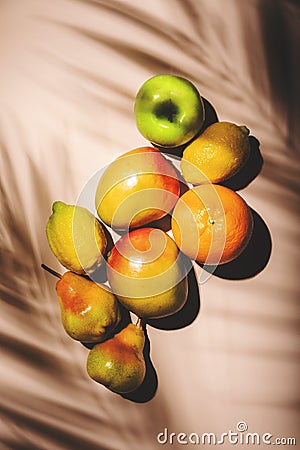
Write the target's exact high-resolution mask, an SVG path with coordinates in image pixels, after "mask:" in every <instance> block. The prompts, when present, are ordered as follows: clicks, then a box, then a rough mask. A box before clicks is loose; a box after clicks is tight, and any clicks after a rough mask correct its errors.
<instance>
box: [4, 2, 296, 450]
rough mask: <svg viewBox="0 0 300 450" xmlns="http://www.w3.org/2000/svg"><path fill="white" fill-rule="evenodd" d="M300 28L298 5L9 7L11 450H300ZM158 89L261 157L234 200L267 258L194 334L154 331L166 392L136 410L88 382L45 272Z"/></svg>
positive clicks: (204, 313)
mask: <svg viewBox="0 0 300 450" xmlns="http://www.w3.org/2000/svg"><path fill="white" fill-rule="evenodd" d="M299 29H300V28H299V7H298V6H297V2H295V1H292V0H286V1H283V0H282V1H271V0H261V1H259V0H251V1H248V2H246V1H245V2H243V1H239V0H198V1H197V0H186V1H181V0H164V1H163V0H151V1H150V0H146V1H140V0H131V1H130V0H123V1H116V0H110V1H104V0H102V1H101V0H100V1H98V2H96V1H80V0H77V1H75V0H73V1H71V0H52V1H51V2H48V1H43V0H22V1H20V0H2V1H1V4H0V64H1V66H0V77H1V78H0V142H1V175H2V177H1V178H2V180H1V188H2V211H1V231H2V241H1V250H2V269H1V314H0V330H1V331H0V333H1V344H2V351H1V371H0V382H1V386H0V404H1V408H0V420H1V422H0V442H1V446H0V447H1V450H2V449H3V450H8V449H9V450H11V449H28V450H29V449H30V450H34V449H39V450H54V449H55V450H57V449H59V450H60V449H85V450H89V449H95V450H100V449H103V450H108V449H114V450H140V449H141V448H143V449H144V450H152V449H155V448H160V447H161V446H160V445H159V444H157V443H156V435H157V433H159V432H161V431H162V430H163V429H164V428H165V427H168V429H169V431H170V432H176V433H178V432H181V431H182V432H186V433H190V432H196V433H200V434H201V433H204V432H214V433H222V432H226V431H228V429H232V430H235V427H236V424H237V422H239V421H242V420H243V421H245V422H247V424H248V427H249V431H251V432H260V433H264V432H269V433H272V434H273V435H274V437H276V436H284V437H290V436H292V437H297V438H298V441H299V442H300V436H299V434H298V431H297V430H298V429H299V427H297V425H298V423H299V422H298V419H299V390H298V383H299V372H298V370H299V339H298V331H299V282H298V281H299V274H298V271H299V258H298V255H299V251H298V244H299V225H298V224H299V222H298V218H299V216H298V206H299V154H298V152H297V151H299V147H298V149H297V145H298V142H299V139H298V138H299V135H298V130H299V109H298V107H299V100H298V101H297V97H298V99H299V88H298V85H299V82H298V80H299V78H300V74H299V65H298V64H297V62H298V58H299V55H298V54H297V53H296V50H297V49H296V44H297V42H298V43H299ZM158 73H172V74H179V75H183V76H186V77H188V78H189V79H190V80H191V81H193V82H194V83H195V84H196V85H197V87H198V88H199V90H200V92H201V94H202V95H203V96H204V97H205V98H206V99H207V100H209V102H210V103H211V104H212V105H213V106H214V108H215V109H216V111H217V114H218V117H219V119H220V120H229V121H233V122H235V123H238V124H241V123H244V124H246V125H247V126H248V127H249V128H250V130H251V134H252V135H253V136H255V137H256V138H257V139H258V140H259V141H260V151H261V153H262V156H263V159H264V165H263V169H262V171H261V173H260V174H259V175H258V176H257V177H256V178H255V179H254V180H253V181H252V183H250V184H249V185H248V186H247V187H245V188H244V189H242V190H241V191H240V194H241V195H242V196H243V197H244V198H245V199H246V200H247V202H248V203H249V204H250V206H251V207H252V208H253V209H254V210H255V211H256V212H257V213H258V214H259V215H260V216H261V217H262V218H263V220H264V222H265V224H266V225H267V227H268V230H269V232H270V233H271V237H272V253H271V257H270V260H269V262H268V264H267V266H266V267H265V269H264V270H262V271H261V272H260V273H258V274H257V275H256V276H254V277H252V278H249V279H245V280H226V279H222V278H219V277H216V276H213V277H211V278H210V279H209V281H208V282H207V283H205V284H203V285H202V286H201V289H200V296H201V309H200V313H199V315H198V316H197V318H196V320H195V321H194V322H193V323H192V324H190V325H189V326H187V327H185V328H183V329H180V330H171V331H162V330H159V329H156V328H153V327H149V328H148V333H149V338H150V341H151V358H152V362H153V365H154V367H155V369H156V373H157V375H158V388H157V392H156V395H155V396H154V397H153V398H152V399H151V400H149V401H148V402H146V403H140V404H139V403H135V402H133V401H130V400H126V399H123V398H122V397H120V396H118V395H115V394H112V393H111V392H110V391H108V390H106V389H105V388H103V387H102V386H99V385H97V384H96V383H94V382H93V381H92V380H90V379H89V378H88V376H87V374H86V371H85V361H86V356H87V349H86V348H84V347H83V346H82V345H80V344H78V343H76V342H74V341H72V340H71V339H70V338H69V337H68V336H67V335H66V334H65V332H64V330H63V328H62V326H61V324H60V320H59V319H60V318H59V308H58V303H57V300H56V294H55V280H54V279H51V277H50V276H48V275H47V274H46V273H43V272H42V270H41V269H40V263H41V262H44V263H47V264H49V265H50V266H52V267H54V268H56V269H59V270H60V269H61V268H60V267H59V265H58V264H57V263H56V261H55V259H54V257H53V255H52V254H51V252H50V250H49V248H48V245H47V242H46V238H45V233H44V228H45V224H46V222H47V219H48V217H49V215H50V213H51V204H52V202H53V201H54V200H58V199H59V200H63V201H65V202H69V203H74V202H75V201H76V199H77V197H78V195H79V193H80V192H81V190H82V188H83V186H84V184H85V183H86V182H87V181H88V180H89V178H90V177H91V176H92V175H93V174H94V172H95V171H96V170H97V169H99V168H101V167H102V166H104V165H106V164H108V163H109V162H110V161H112V160H113V159H114V158H115V157H117V156H118V155H120V154H122V153H124V152H125V151H127V150H130V149H132V148H134V147H137V146H140V145H144V144H145V140H144V139H143V138H142V136H141V135H140V134H139V133H138V131H137V129H136V126H135V121H134V116H133V102H134V97H135V94H136V92H137V90H138V88H139V86H140V85H141V84H142V83H143V82H144V81H145V80H146V79H147V78H148V77H150V76H152V75H155V74H158ZM297 114H298V115H297ZM262 251H263V249H262ZM197 275H198V276H199V275H200V269H198V270H197ZM298 445H299V444H298ZM265 447H266V448H267V446H265ZM165 448H174V449H175V448H178V449H179V448H182V446H181V445H179V444H175V443H174V444H173V445H166V446H165ZM193 448H194V446H193ZM203 448H206V447H204V446H203ZM207 448H209V446H207ZM223 448H226V449H227V448H228V449H229V448H230V446H229V445H226V446H223ZM235 448H242V446H235ZM243 448H244V447H243ZM260 448H264V446H263V445H262V446H260ZM294 448H295V447H294Z"/></svg>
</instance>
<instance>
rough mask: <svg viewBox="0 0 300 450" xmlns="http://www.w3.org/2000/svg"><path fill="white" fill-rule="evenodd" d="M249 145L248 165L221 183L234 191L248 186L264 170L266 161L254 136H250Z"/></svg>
mask: <svg viewBox="0 0 300 450" xmlns="http://www.w3.org/2000/svg"><path fill="white" fill-rule="evenodd" d="M249 143H250V156H249V159H248V161H247V163H246V165H245V166H244V167H243V168H242V169H241V170H240V171H239V172H238V173H237V174H236V175H234V176H233V177H231V178H230V179H228V180H226V181H224V182H223V183H220V184H222V185H223V186H226V187H228V188H230V189H232V190H233V191H238V190H240V189H243V188H245V187H246V186H248V184H250V183H251V181H253V180H254V179H255V178H256V177H257V176H258V175H259V173H260V172H261V170H262V167H263V163H264V160H263V157H262V155H261V152H260V148H259V146H260V142H259V141H258V140H257V139H256V138H255V137H254V136H249Z"/></svg>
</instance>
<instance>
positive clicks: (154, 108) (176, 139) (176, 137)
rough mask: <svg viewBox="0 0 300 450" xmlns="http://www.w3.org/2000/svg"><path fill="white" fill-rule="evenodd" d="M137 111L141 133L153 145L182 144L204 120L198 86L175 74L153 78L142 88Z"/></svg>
mask: <svg viewBox="0 0 300 450" xmlns="http://www.w3.org/2000/svg"><path fill="white" fill-rule="evenodd" d="M134 114H135V119H136V124H137V127H138V129H139V131H140V133H141V134H142V135H143V136H144V137H145V138H146V139H148V140H149V141H150V142H152V143H153V144H157V145H159V146H162V147H178V146H179V145H183V144H185V143H186V142H188V141H190V140H191V139H192V138H193V137H194V136H195V135H196V134H197V133H198V131H199V130H200V129H201V127H202V125H203V123H204V105H203V101H202V98H201V96H200V94H199V92H198V90H197V89H196V87H195V86H194V85H193V84H192V83H191V82H190V81H189V80H187V79H185V78H182V77H178V76H175V75H157V76H155V77H152V78H149V79H148V80H147V81H146V82H145V83H144V84H143V85H142V86H141V88H140V89H139V91H138V93H137V95H136V99H135V104H134Z"/></svg>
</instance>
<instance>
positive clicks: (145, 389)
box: [120, 323, 158, 403]
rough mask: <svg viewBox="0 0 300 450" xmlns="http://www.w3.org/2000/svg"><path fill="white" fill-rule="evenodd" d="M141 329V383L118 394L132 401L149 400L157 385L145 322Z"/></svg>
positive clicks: (142, 401) (145, 401) (143, 401)
mask: <svg viewBox="0 0 300 450" xmlns="http://www.w3.org/2000/svg"><path fill="white" fill-rule="evenodd" d="M143 329H144V334H145V345H144V350H143V356H144V360H145V364H146V375H145V378H144V380H143V382H142V384H141V385H140V386H139V387H138V388H137V389H136V390H135V391H133V392H129V393H127V394H120V395H121V397H123V398H125V399H126V400H130V401H131V402H134V403H147V402H149V401H150V400H152V398H153V397H154V396H155V394H156V391H157V387H158V377H157V373H156V370H155V367H154V365H153V363H152V360H151V357H150V350H151V343H150V339H149V337H148V332H147V326H146V323H143Z"/></svg>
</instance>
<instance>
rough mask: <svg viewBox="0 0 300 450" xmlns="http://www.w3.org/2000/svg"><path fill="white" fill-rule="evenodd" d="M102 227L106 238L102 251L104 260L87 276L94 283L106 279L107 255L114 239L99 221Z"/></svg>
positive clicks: (102, 281) (103, 281)
mask: <svg viewBox="0 0 300 450" xmlns="http://www.w3.org/2000/svg"><path fill="white" fill-rule="evenodd" d="M101 225H102V228H103V230H104V234H105V237H106V240H107V245H106V249H105V252H104V255H103V256H104V260H105V261H103V264H101V266H100V267H97V269H96V270H94V272H92V273H91V274H90V275H89V276H88V278H89V279H91V280H92V281H94V282H96V283H105V282H106V281H107V271H106V261H107V258H108V255H109V254H110V252H111V250H112V248H113V246H114V240H113V238H112V235H111V233H110V231H109V230H108V229H107V227H106V226H105V225H104V224H103V223H102V222H101Z"/></svg>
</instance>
